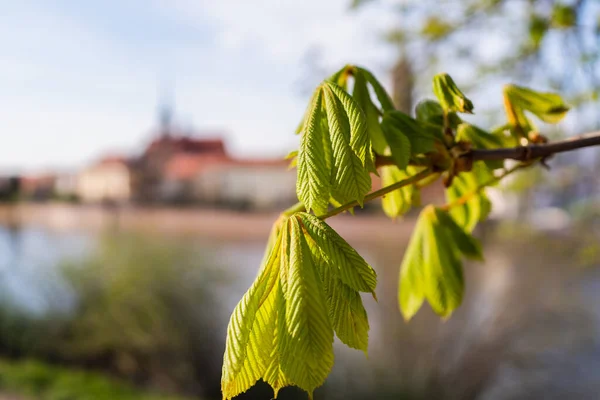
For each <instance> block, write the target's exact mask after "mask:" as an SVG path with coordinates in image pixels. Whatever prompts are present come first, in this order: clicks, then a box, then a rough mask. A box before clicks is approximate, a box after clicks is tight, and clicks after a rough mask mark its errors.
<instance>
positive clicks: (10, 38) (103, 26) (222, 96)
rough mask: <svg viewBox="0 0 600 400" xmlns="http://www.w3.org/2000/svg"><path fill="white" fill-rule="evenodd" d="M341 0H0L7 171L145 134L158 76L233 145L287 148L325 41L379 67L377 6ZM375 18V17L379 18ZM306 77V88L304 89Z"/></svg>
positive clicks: (332, 49)
mask: <svg viewBox="0 0 600 400" xmlns="http://www.w3.org/2000/svg"><path fill="white" fill-rule="evenodd" d="M347 5H348V0H327V1H323V0H303V1H276V0H262V1H252V2H250V1H244V0H239V1H238V0H212V1H209V0H104V1H91V0H86V1H71V0H53V1H46V0H37V1H34V0H20V1H13V2H9V1H5V2H4V4H3V5H2V15H3V18H2V23H1V24H0V49H1V52H0V88H2V89H1V91H0V109H1V110H2V112H1V113H0V114H1V115H2V117H1V118H0V132H2V137H3V139H4V140H3V141H2V145H1V146H0V170H1V171H9V170H10V171H14V170H19V171H41V170H43V169H46V168H60V169H68V168H76V167H79V166H83V165H85V164H86V163H88V162H91V161H92V160H93V159H95V158H97V157H100V156H102V155H103V154H104V153H107V152H111V153H112V152H121V153H135V152H136V151H139V149H140V148H141V146H142V145H143V144H144V143H145V142H146V141H148V140H149V139H150V138H151V129H152V127H153V126H154V125H155V121H156V110H157V104H158V102H159V95H158V94H159V92H160V90H161V88H163V89H164V88H169V89H170V92H171V93H172V96H173V98H174V103H175V113H176V116H177V120H178V121H179V122H180V123H181V124H182V125H184V126H193V127H195V128H196V129H197V130H198V131H199V132H203V131H205V132H223V135H224V137H225V139H226V140H227V144H228V146H229V148H230V150H231V152H232V153H234V154H235V155H238V156H245V157H258V156H282V155H285V154H286V153H287V152H288V151H289V150H291V149H293V148H294V147H295V146H296V143H297V137H296V136H294V135H293V130H294V128H295V127H296V124H297V122H298V120H299V118H300V117H301V115H302V113H303V110H304V106H305V103H306V99H307V97H308V95H309V94H308V93H307V90H308V87H301V85H299V82H301V81H302V79H303V78H305V77H309V78H311V79H310V80H309V82H310V84H314V83H316V79H317V78H320V76H319V77H315V76H314V75H313V74H310V73H308V72H307V66H306V60H307V59H310V58H311V54H313V56H314V50H315V49H319V54H320V57H319V64H320V65H321V66H322V67H324V68H325V70H333V69H335V68H339V67H340V66H342V65H343V64H345V63H347V62H352V63H362V64H365V65H368V66H369V67H370V68H371V69H373V70H374V71H375V72H384V71H385V70H386V68H387V67H388V66H389V65H390V63H391V61H392V60H393V55H394V54H393V52H392V51H391V49H390V48H389V47H387V46H386V45H385V44H383V43H382V42H381V41H380V39H379V34H380V32H381V31H383V30H384V29H385V27H386V26H389V25H390V24H391V23H393V16H392V15H390V13H389V12H386V11H385V9H384V8H383V7H381V8H378V7H377V6H375V7H373V6H370V7H366V8H365V9H363V10H362V11H361V12H360V13H351V12H348V10H347ZM373 26H377V27H378V29H374V28H373ZM303 89H304V90H303Z"/></svg>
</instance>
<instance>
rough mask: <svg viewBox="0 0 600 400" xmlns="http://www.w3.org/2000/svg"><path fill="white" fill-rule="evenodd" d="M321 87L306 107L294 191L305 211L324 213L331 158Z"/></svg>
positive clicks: (329, 184)
mask: <svg viewBox="0 0 600 400" xmlns="http://www.w3.org/2000/svg"><path fill="white" fill-rule="evenodd" d="M322 101H323V89H322V87H319V88H318V89H317V90H316V92H315V94H314V96H313V98H312V99H311V102H310V104H309V107H308V112H307V116H306V122H305V126H304V133H303V134H302V138H301V140H300V149H299V150H298V177H297V181H296V193H297V195H298V199H300V201H302V202H303V203H304V205H305V206H306V209H307V210H314V211H315V212H317V213H324V212H325V211H326V210H327V203H328V201H327V200H328V199H329V194H330V192H331V173H332V171H331V161H330V160H327V158H328V156H329V154H330V153H329V152H328V149H327V147H329V148H330V147H331V145H330V144H329V143H328V141H329V137H328V134H327V132H326V131H325V130H324V129H323V123H322V120H323V119H324V118H325V117H326V116H325V115H324V112H323V110H322Z"/></svg>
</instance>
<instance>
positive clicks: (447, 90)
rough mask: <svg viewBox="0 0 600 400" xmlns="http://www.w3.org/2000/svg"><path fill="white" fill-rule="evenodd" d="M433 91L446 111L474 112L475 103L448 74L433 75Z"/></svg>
mask: <svg viewBox="0 0 600 400" xmlns="http://www.w3.org/2000/svg"><path fill="white" fill-rule="evenodd" d="M433 93H434V94H435V96H436V97H437V98H438V100H439V102H440V105H441V106H442V108H443V109H444V111H445V112H452V111H454V112H461V113H468V114H471V113H472V112H473V103H471V100H469V99H468V98H467V97H466V96H465V95H464V94H463V92H461V91H460V89H459V88H458V86H456V83H454V80H452V78H451V77H450V75H448V74H437V75H436V76H434V77H433Z"/></svg>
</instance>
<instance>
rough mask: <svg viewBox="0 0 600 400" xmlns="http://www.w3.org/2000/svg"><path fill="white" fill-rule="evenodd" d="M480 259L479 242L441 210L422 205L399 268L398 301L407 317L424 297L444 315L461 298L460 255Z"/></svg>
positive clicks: (462, 288)
mask: <svg viewBox="0 0 600 400" xmlns="http://www.w3.org/2000/svg"><path fill="white" fill-rule="evenodd" d="M463 256H464V257H467V258H471V259H475V260H482V259H483V256H482V254H481V246H480V245H479V243H478V242H477V240H475V239H474V238H473V237H472V236H471V235H470V234H468V233H466V232H465V231H464V230H463V229H462V228H460V227H459V226H458V225H457V224H456V222H455V221H454V220H453V219H452V218H451V217H450V216H449V215H448V214H447V213H446V212H445V211H443V210H440V209H436V208H434V207H433V206H428V207H426V208H424V209H423V211H422V212H421V215H420V216H419V219H418V220H417V224H416V226H415V229H414V231H413V235H412V237H411V239H410V242H409V244H408V247H407V249H406V252H405V254H404V260H403V261H402V266H401V269H400V284H399V288H400V289H399V290H400V291H399V294H398V301H399V304H400V310H401V311H402V314H403V315H404V318H405V319H406V320H409V319H411V318H412V317H413V316H414V315H415V314H416V313H417V311H418V310H419V308H420V307H421V305H422V303H423V300H424V299H425V298H426V299H427V301H428V302H429V304H430V305H431V308H432V309H433V310H434V311H435V312H436V313H437V314H439V315H441V316H444V317H447V316H449V315H450V314H451V313H452V311H454V310H455V309H456V308H457V307H458V306H459V305H460V303H461V302H462V297H463V292H464V279H463V272H462V262H461V258H462V257H463Z"/></svg>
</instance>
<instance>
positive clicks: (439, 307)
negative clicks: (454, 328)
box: [422, 206, 464, 317]
mask: <svg viewBox="0 0 600 400" xmlns="http://www.w3.org/2000/svg"><path fill="white" fill-rule="evenodd" d="M422 214H425V215H424V217H425V218H427V219H428V220H429V223H428V224H426V225H425V229H424V231H425V233H424V235H423V247H424V248H425V249H427V251H426V253H425V256H424V267H425V268H424V276H425V285H424V288H425V296H426V297H427V300H428V301H429V305H430V306H431V308H432V309H433V311H434V312H435V313H436V314H438V315H440V316H442V317H448V316H450V314H452V312H453V311H454V310H455V309H456V308H458V306H460V304H461V302H462V298H463V293H464V278H463V273H462V263H461V262H460V259H459V258H458V254H457V252H456V251H455V250H454V248H453V247H452V242H451V238H450V236H449V235H448V232H447V231H446V230H445V229H444V227H443V225H441V224H440V223H439V220H438V219H437V217H436V213H435V208H434V207H433V206H429V207H427V208H425V209H424V210H423V212H422Z"/></svg>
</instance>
